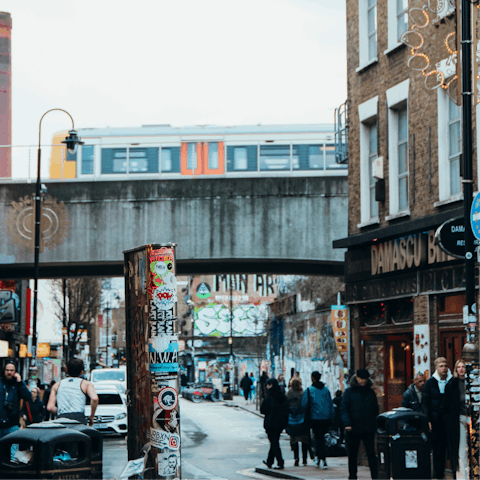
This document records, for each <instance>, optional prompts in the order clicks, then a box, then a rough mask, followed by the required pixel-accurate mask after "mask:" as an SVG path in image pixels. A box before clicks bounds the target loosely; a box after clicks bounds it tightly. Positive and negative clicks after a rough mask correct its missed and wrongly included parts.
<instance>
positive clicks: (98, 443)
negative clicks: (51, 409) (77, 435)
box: [52, 418, 103, 479]
mask: <svg viewBox="0 0 480 480" xmlns="http://www.w3.org/2000/svg"><path fill="white" fill-rule="evenodd" d="M52 421H53V423H60V424H62V425H64V426H65V427H67V428H71V429H72V430H75V431H77V432H81V433H84V434H85V435H88V436H89V437H90V440H91V441H92V461H91V466H92V473H91V474H90V478H92V479H97V478H98V479H101V478H102V475H103V435H102V433H101V432H99V431H98V430H96V429H95V428H92V427H89V426H87V425H84V424H83V423H80V422H77V420H72V419H70V418H57V419H55V420H52Z"/></svg>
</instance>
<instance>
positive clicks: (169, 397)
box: [158, 387, 178, 410]
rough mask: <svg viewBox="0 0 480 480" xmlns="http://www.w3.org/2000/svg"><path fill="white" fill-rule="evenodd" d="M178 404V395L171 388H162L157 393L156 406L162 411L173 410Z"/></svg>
mask: <svg viewBox="0 0 480 480" xmlns="http://www.w3.org/2000/svg"><path fill="white" fill-rule="evenodd" d="M177 403H178V394H177V392H176V390H175V389H174V388H172V387H164V388H162V389H161V390H160V392H159V393H158V405H159V406H160V408H163V410H173V409H174V408H175V407H176V406H177Z"/></svg>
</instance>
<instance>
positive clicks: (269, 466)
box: [262, 460, 272, 468]
mask: <svg viewBox="0 0 480 480" xmlns="http://www.w3.org/2000/svg"><path fill="white" fill-rule="evenodd" d="M262 461H263V463H264V464H265V465H266V466H267V467H268V468H272V466H271V465H269V464H268V463H267V462H266V461H265V460H262Z"/></svg>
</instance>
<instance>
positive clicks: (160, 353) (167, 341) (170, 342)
mask: <svg viewBox="0 0 480 480" xmlns="http://www.w3.org/2000/svg"><path fill="white" fill-rule="evenodd" d="M148 355H149V359H150V371H151V372H178V337H177V336H176V335H164V336H160V337H154V338H150V339H149V344H148Z"/></svg>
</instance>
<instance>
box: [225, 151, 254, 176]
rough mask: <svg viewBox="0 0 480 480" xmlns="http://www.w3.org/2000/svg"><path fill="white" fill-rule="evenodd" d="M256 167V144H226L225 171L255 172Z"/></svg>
mask: <svg viewBox="0 0 480 480" xmlns="http://www.w3.org/2000/svg"><path fill="white" fill-rule="evenodd" d="M257 169H258V147H257V145H245V146H227V171H229V172H237V171H238V172H256V171H257Z"/></svg>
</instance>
